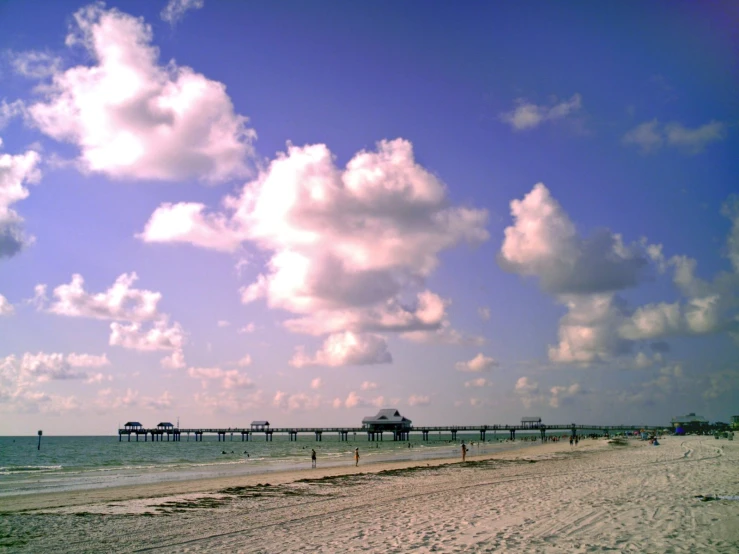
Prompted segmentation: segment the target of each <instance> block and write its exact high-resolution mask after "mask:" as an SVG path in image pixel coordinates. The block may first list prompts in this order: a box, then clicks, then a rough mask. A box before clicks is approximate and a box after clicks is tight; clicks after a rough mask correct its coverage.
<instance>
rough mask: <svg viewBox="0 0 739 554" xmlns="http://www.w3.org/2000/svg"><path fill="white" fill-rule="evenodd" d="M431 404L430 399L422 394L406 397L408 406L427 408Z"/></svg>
mask: <svg viewBox="0 0 739 554" xmlns="http://www.w3.org/2000/svg"><path fill="white" fill-rule="evenodd" d="M429 404H431V397H429V396H424V395H422V394H411V395H410V396H409V397H408V405H409V406H428V405H429Z"/></svg>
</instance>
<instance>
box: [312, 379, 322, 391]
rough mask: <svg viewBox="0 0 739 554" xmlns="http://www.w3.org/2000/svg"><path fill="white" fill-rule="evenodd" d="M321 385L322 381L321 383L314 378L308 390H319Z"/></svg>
mask: <svg viewBox="0 0 739 554" xmlns="http://www.w3.org/2000/svg"><path fill="white" fill-rule="evenodd" d="M322 385H323V381H321V378H320V377H316V378H315V379H313V380H312V381H311V382H310V388H312V389H313V390H318V389H320V388H321V386H322Z"/></svg>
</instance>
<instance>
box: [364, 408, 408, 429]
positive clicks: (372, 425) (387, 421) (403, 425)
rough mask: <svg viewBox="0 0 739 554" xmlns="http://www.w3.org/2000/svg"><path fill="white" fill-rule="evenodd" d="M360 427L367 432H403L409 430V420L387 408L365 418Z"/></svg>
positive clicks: (396, 411) (394, 410)
mask: <svg viewBox="0 0 739 554" xmlns="http://www.w3.org/2000/svg"><path fill="white" fill-rule="evenodd" d="M362 427H364V428H365V429H366V430H367V431H403V430H408V429H410V428H411V420H410V419H408V418H407V417H403V416H402V415H400V412H399V411H398V410H396V409H394V408H387V409H384V410H380V411H379V412H377V415H375V416H367V417H365V418H364V419H363V420H362Z"/></svg>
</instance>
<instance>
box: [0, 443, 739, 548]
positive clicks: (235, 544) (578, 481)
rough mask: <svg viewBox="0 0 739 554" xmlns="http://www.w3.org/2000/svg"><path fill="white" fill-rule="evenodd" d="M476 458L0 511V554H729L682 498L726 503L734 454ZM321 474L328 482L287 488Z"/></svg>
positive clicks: (737, 476) (637, 448) (728, 514)
mask: <svg viewBox="0 0 739 554" xmlns="http://www.w3.org/2000/svg"><path fill="white" fill-rule="evenodd" d="M485 458H488V459H490V460H489V461H487V462H484V463H477V464H474V463H473V464H465V465H463V464H449V463H448V461H444V462H431V463H430V466H429V467H428V468H424V469H422V470H414V471H404V472H395V473H394V474H387V473H385V474H383V473H377V472H378V471H382V470H385V469H389V468H401V467H408V466H414V465H416V466H417V465H418V463H417V462H416V463H393V464H378V465H377V466H374V467H372V468H369V467H361V466H360V467H359V468H358V470H355V469H354V468H353V467H352V468H336V469H331V470H325V471H324V470H320V469H319V470H308V471H304V472H292V473H285V474H279V475H278V474H271V475H268V476H264V475H262V476H251V477H248V478H246V477H245V478H239V479H238V480H229V482H228V483H224V482H222V481H216V480H212V481H200V482H191V483H167V484H162V485H157V486H155V487H145V488H142V487H136V488H134V487H132V488H126V489H104V490H100V491H93V492H92V493H88V492H86V493H80V494H76V493H75V494H70V495H36V496H35V497H28V498H26V497H17V498H15V499H3V502H2V504H0V510H11V509H12V510H19V509H25V510H29V509H30V510H31V511H28V512H23V513H19V512H17V511H14V512H10V513H6V514H4V515H3V516H2V517H0V550H1V549H2V545H6V546H8V548H9V550H10V551H12V552H55V553H56V552H131V551H160V552H313V551H319V552H355V551H369V552H431V551H434V552H486V551H496V552H497V551H503V552H562V553H565V552H566V553H570V552H600V551H614V552H655V553H657V552H659V553H664V552H675V553H677V552H700V553H703V552H727V553H728V552H731V553H732V554H734V553H736V552H739V502H736V501H731V500H716V501H710V502H704V501H701V500H700V499H698V498H696V496H698V495H727V496H730V495H737V494H739V470H738V469H737V468H739V441H735V442H729V441H726V440H715V439H713V438H708V437H687V438H677V437H670V438H667V439H665V440H663V442H662V445H661V446H658V447H652V446H650V445H649V444H647V443H644V442H639V441H631V442H630V444H629V446H626V447H618V446H609V445H608V444H606V443H605V441H591V440H586V441H584V442H581V443H580V446H579V447H578V448H577V449H574V450H572V451H571V449H570V446H569V444H567V443H560V444H546V445H539V446H535V447H532V448H530V449H526V450H520V451H516V452H511V453H504V454H498V455H495V456H487V457H485ZM469 459H470V460H472V461H479V460H482V459H483V457H479V458H477V457H471V458H469ZM531 460H534V461H536V463H531ZM424 465H425V462H424ZM357 471H359V472H363V474H362V475H354V476H352V475H351V474H352V473H355V472H357ZM323 475H334V476H338V477H335V478H333V479H328V480H325V481H322V482H318V483H316V482H313V483H300V482H296V479H300V478H305V477H315V476H323ZM237 481H238V482H237ZM265 482H269V483H270V485H271V486H270V487H256V488H250V489H245V490H241V491H231V493H230V494H229V493H224V492H218V491H219V490H221V489H223V488H224V487H227V486H230V487H233V486H253V485H255V484H256V483H262V484H263V483H265ZM199 491H210V492H208V493H204V492H199ZM162 495H170V496H169V497H165V498H162V497H161V496H162ZM65 496H66V498H65ZM152 496H157V497H158V498H156V499H154V498H151V497H152ZM84 497H86V498H84ZM173 501H176V502H178V503H179V504H176V505H175V504H171V502H173ZM82 502H84V504H81V503H82ZM167 502H170V504H166V503H167ZM214 502H215V504H216V505H213V503H214ZM52 506H55V507H52ZM146 513H148V514H155V515H146ZM11 544H12V546H10V545H11Z"/></svg>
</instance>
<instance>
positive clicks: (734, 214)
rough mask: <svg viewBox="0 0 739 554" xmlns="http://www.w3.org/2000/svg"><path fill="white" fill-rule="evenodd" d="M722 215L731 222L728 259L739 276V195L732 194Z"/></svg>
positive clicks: (727, 248)
mask: <svg viewBox="0 0 739 554" xmlns="http://www.w3.org/2000/svg"><path fill="white" fill-rule="evenodd" d="M721 215H723V216H724V217H726V218H728V219H729V220H730V221H731V231H730V232H729V237H728V238H727V239H726V257H727V258H729V261H730V262H731V265H732V267H733V268H734V273H737V274H739V195H736V194H732V195H731V196H729V198H727V199H726V201H725V202H724V203H723V205H722V206H721Z"/></svg>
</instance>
